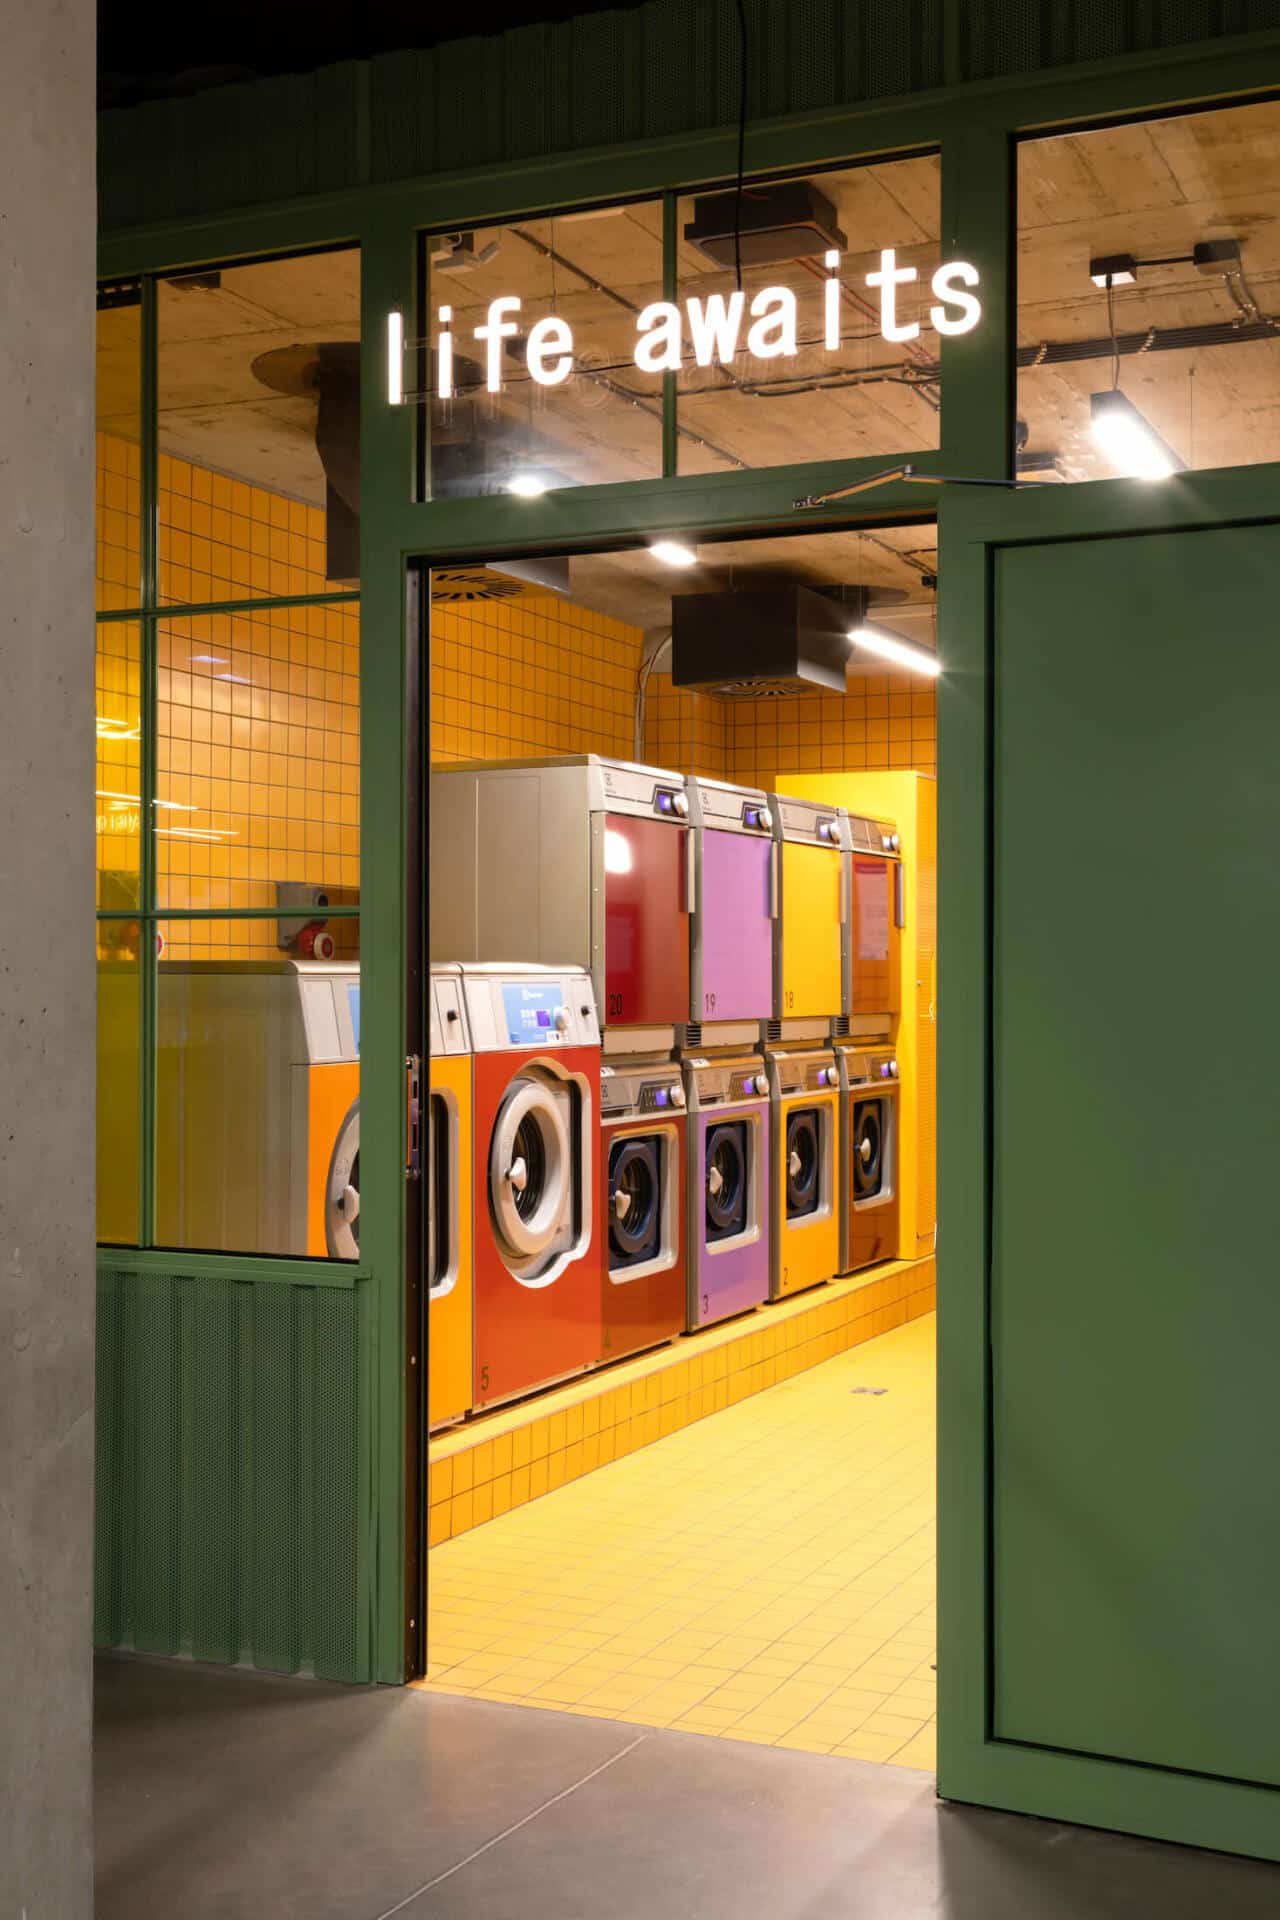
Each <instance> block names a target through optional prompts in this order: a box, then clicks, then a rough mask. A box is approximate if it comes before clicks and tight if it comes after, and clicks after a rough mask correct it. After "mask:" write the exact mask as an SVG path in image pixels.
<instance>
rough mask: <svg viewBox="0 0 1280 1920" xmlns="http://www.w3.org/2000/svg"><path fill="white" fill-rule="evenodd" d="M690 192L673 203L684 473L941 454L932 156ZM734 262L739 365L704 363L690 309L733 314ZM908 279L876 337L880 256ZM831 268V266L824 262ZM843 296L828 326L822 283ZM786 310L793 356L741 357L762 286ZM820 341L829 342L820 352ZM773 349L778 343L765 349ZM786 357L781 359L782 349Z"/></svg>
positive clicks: (937, 213) (935, 165)
mask: <svg viewBox="0 0 1280 1920" xmlns="http://www.w3.org/2000/svg"><path fill="white" fill-rule="evenodd" d="M735 201H736V196H735V195H734V194H733V193H726V192H724V191H723V190H715V191H712V192H708V193H703V194H689V195H687V196H685V197H684V198H683V199H682V200H681V201H680V202H679V205H678V209H677V216H678V223H679V239H678V249H679V281H680V303H681V306H682V308H683V310H684V313H685V316H686V322H685V330H684V338H683V340H682V354H681V366H680V373H679V376H678V378H679V415H678V417H679V425H680V432H679V471H680V472H681V473H716V472H732V471H734V470H736V469H740V468H746V467H772V466H782V465H787V464H789V463H791V462H792V461H803V460H833V459H853V458H857V457H859V456H860V455H867V454H876V453H902V452H909V451H912V450H915V449H921V448H929V447H936V446H937V445H938V416H939V408H940V404H941V399H940V396H941V389H940V386H939V362H938V348H939V341H938V334H937V331H936V329H935V327H934V326H933V324H932V321H931V319H930V310H931V308H932V307H933V305H934V303H935V295H934V294H933V292H932V290H931V286H930V281H931V278H932V275H933V273H934V271H935V269H936V268H937V266H938V265H939V232H940V222H941V202H940V169H939V162H938V158H937V156H936V155H929V154H926V155H920V156H917V157H915V158H912V159H907V160H890V161H885V162H883V163H879V164H876V165H873V166H861V167H849V168H845V169H843V170H841V171H839V172H833V173H815V174H813V175H810V176H808V177H807V178H806V177H800V178H792V179H789V180H780V181H774V182H753V183H751V184H749V185H748V187H747V189H746V192H745V194H744V198H743V208H742V214H741V222H740V226H741V235H740V242H739V238H738V236H737V234H736V233H735V224H736V223H737V221H738V213H737V208H736V205H735ZM739 245H740V252H741V263H742V293H743V302H742V307H743V317H742V324H741V326H740V327H739V328H738V330H737V335H736V339H737V346H738V351H737V353H736V354H735V355H734V356H733V357H732V358H731V359H728V360H725V359H724V358H723V356H722V355H721V354H720V353H718V352H717V354H716V356H715V359H714V360H713V361H712V363H711V364H707V365H700V364H699V363H698V356H697V352H696V347H695V342H694V341H693V339H692V337H691V334H692V328H691V326H690V324H689V321H688V313H689V307H688V303H689V302H690V301H691V300H693V301H698V302H700V303H701V306H700V309H699V311H701V312H703V313H706V312H707V311H708V310H709V307H710V303H711V302H713V301H715V300H716V299H717V298H718V299H719V301H720V302H721V303H722V304H723V307H724V309H725V311H729V303H730V302H731V301H732V300H733V297H734V293H735V289H736V281H737V275H736V271H735V268H736V259H737V255H738V252H739ZM887 250H892V251H893V253H894V255H895V261H894V270H895V271H897V272H900V273H903V274H907V273H910V274H912V275H913V276H914V277H913V278H911V279H909V280H906V279H904V280H903V281H902V283H901V284H900V285H897V286H896V287H895V289H894V309H895V318H896V323H897V325H898V326H899V327H901V328H903V329H907V328H912V327H914V328H918V331H917V332H915V333H914V334H913V335H912V337H911V338H910V339H907V340H902V341H893V340H889V339H886V338H885V337H884V335H883V333H882V330H881V329H882V318H883V315H882V306H881V293H880V289H879V288H878V287H877V286H875V285H871V284H868V281H867V275H868V274H875V273H878V272H879V270H880V267H881V253H882V251H887ZM829 254H836V255H838V263H836V262H834V261H833V262H832V263H831V264H828V255H829ZM833 278H834V279H835V280H837V281H838V283H839V296H838V302H836V303H835V305H834V309H833V316H832V317H831V318H830V319H829V317H828V295H827V284H828V282H829V281H830V280H831V279H833ZM769 288H780V289H785V290H786V292H787V293H788V294H790V295H791V296H793V298H794V316H795V347H796V351H795V352H794V353H792V352H790V351H789V350H788V351H784V352H773V353H771V354H769V355H768V356H767V357H759V356H757V355H755V354H748V353H747V352H746V351H745V348H746V342H747V335H748V328H749V327H750V325H751V305H752V302H753V301H755V300H756V299H757V298H758V296H760V295H762V294H763V293H764V291H765V290H766V289H769ZM829 329H830V333H831V337H830V339H829V337H828V334H829ZM763 344H765V346H766V347H768V346H769V345H770V344H773V345H776V344H777V342H776V341H774V342H772V343H771V342H770V341H769V340H767V339H766V340H764V341H763ZM782 344H783V345H784V346H786V347H788V348H789V346H790V342H789V340H783V341H782Z"/></svg>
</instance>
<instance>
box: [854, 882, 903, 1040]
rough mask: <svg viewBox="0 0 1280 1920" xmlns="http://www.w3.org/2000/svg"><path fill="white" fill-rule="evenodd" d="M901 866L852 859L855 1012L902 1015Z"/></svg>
mask: <svg viewBox="0 0 1280 1920" xmlns="http://www.w3.org/2000/svg"><path fill="white" fill-rule="evenodd" d="M900 884H901V883H900V881H899V878H898V862H897V861H896V860H877V859H876V858H875V857H874V856H872V855H868V854H861V853H855V854H854V856H853V1012H854V1013H897V1012H898V1011H899V1009H900V1007H901V1005H902V978H901V975H902V957H901V952H902V936H901V933H900V932H899V930H898V926H897V915H896V912H895V900H894V894H895V890H896V888H897V887H898V886H899V885H900Z"/></svg>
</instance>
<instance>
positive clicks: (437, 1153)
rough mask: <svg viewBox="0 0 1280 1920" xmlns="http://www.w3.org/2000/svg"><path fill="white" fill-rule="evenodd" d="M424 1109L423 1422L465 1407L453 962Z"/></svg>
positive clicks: (453, 1416) (457, 1012) (466, 1258)
mask: <svg viewBox="0 0 1280 1920" xmlns="http://www.w3.org/2000/svg"><path fill="white" fill-rule="evenodd" d="M429 1012H430V1033H431V1069H430V1085H429V1102H428V1108H427V1182H428V1185H427V1425H428V1427H430V1428H433V1429H434V1428H436V1427H442V1426H445V1425H447V1424H448V1422H449V1421H451V1420H460V1419H461V1418H462V1416H463V1415H464V1414H466V1413H469V1412H470V1411H471V1400H472V1379H473V1368H474V1353H473V1350H472V1289H473V1276H472V1264H471V1248H472V1242H473V1234H474V1229H475V1222H474V1220H473V1217H472V1209H473V1205H474V1188H473V1179H474V1154H473V1147H472V1137H471V1036H470V1033H469V1030H468V1027H467V1009H466V1000H465V997H464V995H463V991H462V978H461V975H460V973H459V972H458V969H457V968H456V967H433V968H432V969H431V991H430V1005H429Z"/></svg>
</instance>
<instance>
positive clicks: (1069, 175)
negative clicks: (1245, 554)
mask: <svg viewBox="0 0 1280 1920" xmlns="http://www.w3.org/2000/svg"><path fill="white" fill-rule="evenodd" d="M1018 223H1019V233H1018V446H1019V451H1018V467H1019V471H1020V472H1021V473H1022V474H1023V475H1024V477H1026V478H1028V479H1037V478H1038V479H1041V480H1045V481H1063V480H1066V481H1072V480H1101V479H1110V478H1114V477H1116V476H1117V475H1119V474H1129V475H1133V476H1135V477H1139V478H1141V477H1144V476H1145V477H1148V478H1152V479H1155V478H1158V477H1160V476H1161V475H1167V474H1168V473H1169V472H1171V471H1177V470H1178V469H1179V468H1183V467H1190V468H1203V467H1229V466H1250V465H1253V464H1254V463H1255V462H1258V461H1269V460H1276V459H1280V103H1278V102H1275V101H1268V102H1266V103H1263V104H1260V105H1251V106H1241V107H1224V108H1218V109H1214V110H1213V111H1211V112H1206V113H1192V114H1182V115H1179V116H1177V117H1175V118H1173V119H1167V120H1144V121H1142V122H1140V123H1139V124H1138V125H1136V126H1127V127H1125V126H1110V127H1106V128H1100V129H1098V130H1096V131H1093V132H1088V133H1072V134H1057V135H1055V136H1054V137H1053V138H1051V139H1047V140H1028V141H1026V142H1025V143H1024V144H1023V145H1022V146H1021V148H1020V149H1019V154H1018ZM1116 392H1118V393H1119V394H1120V395H1121V399H1120V400H1119V401H1118V402H1117V401H1113V400H1111V399H1110V398H1109V396H1111V395H1112V394H1114V393H1116ZM1120 429H1122V430H1120Z"/></svg>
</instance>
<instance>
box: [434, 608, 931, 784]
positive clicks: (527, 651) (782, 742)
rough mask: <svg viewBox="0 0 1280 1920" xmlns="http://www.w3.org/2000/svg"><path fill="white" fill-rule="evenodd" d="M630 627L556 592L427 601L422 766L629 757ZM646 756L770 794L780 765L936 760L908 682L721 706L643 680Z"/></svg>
mask: <svg viewBox="0 0 1280 1920" xmlns="http://www.w3.org/2000/svg"><path fill="white" fill-rule="evenodd" d="M643 645H644V636H643V634H642V633H641V632H640V630H639V628H638V627H628V626H625V625H623V623H622V622H620V621H617V620H609V619H606V618H605V617H604V616H603V615H602V614H595V613H588V612H587V611H586V609H585V608H582V607H575V606H573V605H572V604H571V603H568V602H566V601H564V600H563V599H560V598H559V597H557V596H554V595H551V594H546V595H530V596H528V597H523V596H522V597H521V598H519V599H512V600H506V601H499V602H490V601H472V602H470V603H469V604H467V605H465V606H462V607H442V606H440V605H438V604H437V605H435V606H433V609H432V656H431V757H432V760H433V761H434V762H435V763H437V764H442V763H444V762H446V761H450V760H500V759H507V758H518V757H521V756H524V755H527V756H530V757H533V756H536V755H540V754H556V753H606V754H617V755H621V756H622V757H623V758H624V759H630V758H631V757H632V753H633V741H634V733H633V725H634V713H635V697H636V680H637V675H638V673H639V669H640V661H641V657H642V650H643ZM644 757H645V759H646V761H648V762H649V763H650V764H651V765H653V766H659V767H672V768H674V769H675V770H676V771H677V772H681V773H701V774H705V775H706V776H708V777H709V778H711V779H716V780H741V781H743V782H745V783H747V784H749V785H753V786H761V787H766V788H768V787H772V785H773V784H774V781H775V779H776V777H777V772H778V769H779V768H780V767H798V768H805V769H809V768H812V769H813V770H815V771H823V770H825V769H830V770H831V771H833V772H836V771H844V770H846V769H855V768H856V769H862V768H864V767H869V768H879V769H889V768H893V767H913V768H915V769H916V770H917V771H920V772H932V771H933V770H934V769H935V767H936V765H937V718H936V702H935V698H934V690H933V687H932V685H931V684H929V683H928V682H927V681H925V680H923V679H921V678H920V677H919V676H917V675H914V674H909V673H892V674H885V675H878V676H875V677H872V678H868V679H865V680H860V681H857V682H856V683H855V684H854V686H853V687H852V689H851V691H850V692H848V693H847V694H844V695H840V694H823V695H814V696H801V697H800V698H797V699H791V698H787V699H781V700H777V699H762V700H721V699H719V698H717V697H716V696H714V695H712V694H704V693H686V692H685V691H683V689H681V688H678V687H673V686H672V684H671V676H670V674H669V673H654V674H652V675H651V676H650V678H649V682H648V689H647V693H646V700H645V731H644Z"/></svg>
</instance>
